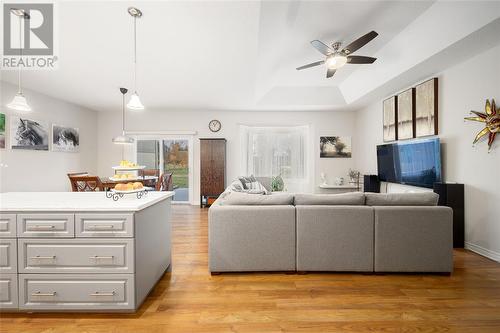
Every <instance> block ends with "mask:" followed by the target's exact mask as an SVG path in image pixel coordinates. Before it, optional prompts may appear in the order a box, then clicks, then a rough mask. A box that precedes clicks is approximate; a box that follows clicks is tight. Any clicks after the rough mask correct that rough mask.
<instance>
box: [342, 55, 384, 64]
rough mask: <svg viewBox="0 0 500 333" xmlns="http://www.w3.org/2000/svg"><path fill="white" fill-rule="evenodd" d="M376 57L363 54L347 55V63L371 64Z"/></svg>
mask: <svg viewBox="0 0 500 333" xmlns="http://www.w3.org/2000/svg"><path fill="white" fill-rule="evenodd" d="M375 60H377V58H372V57H365V56H348V57H347V63H349V64H373V63H374V62H375Z"/></svg>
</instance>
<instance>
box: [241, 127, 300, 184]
mask: <svg viewBox="0 0 500 333" xmlns="http://www.w3.org/2000/svg"><path fill="white" fill-rule="evenodd" d="M241 130H242V132H241V133H242V143H243V151H244V154H243V155H244V156H243V159H242V161H243V172H244V173H245V174H246V175H251V174H253V175H254V176H257V177H266V176H267V177H268V176H277V175H281V177H283V179H287V180H291V181H306V179H307V164H306V139H307V133H308V126H294V127H250V126H241Z"/></svg>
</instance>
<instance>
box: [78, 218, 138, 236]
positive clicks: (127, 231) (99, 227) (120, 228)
mask: <svg viewBox="0 0 500 333" xmlns="http://www.w3.org/2000/svg"><path fill="white" fill-rule="evenodd" d="M75 235H76V237H133V236H134V215H133V214H76V215H75Z"/></svg>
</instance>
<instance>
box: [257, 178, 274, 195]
mask: <svg viewBox="0 0 500 333" xmlns="http://www.w3.org/2000/svg"><path fill="white" fill-rule="evenodd" d="M255 179H257V181H258V182H259V183H261V184H262V186H264V187H265V189H266V191H267V192H268V193H271V192H272V191H273V189H272V187H271V181H272V178H271V177H255Z"/></svg>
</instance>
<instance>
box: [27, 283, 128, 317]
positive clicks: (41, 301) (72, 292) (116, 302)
mask: <svg viewBox="0 0 500 333" xmlns="http://www.w3.org/2000/svg"><path fill="white" fill-rule="evenodd" d="M19 289H20V290H19V307H20V308H21V309H31V310H37V309H38V310H73V311H74V310H85V311H89V310H90V311H92V310H119V309H134V307H135V294H134V276H133V274H112V275H99V274H93V275H90V274H20V275H19Z"/></svg>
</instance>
